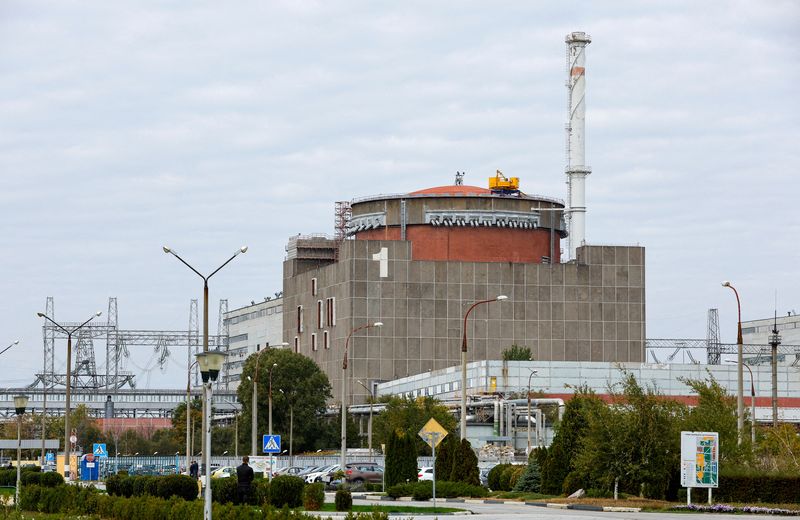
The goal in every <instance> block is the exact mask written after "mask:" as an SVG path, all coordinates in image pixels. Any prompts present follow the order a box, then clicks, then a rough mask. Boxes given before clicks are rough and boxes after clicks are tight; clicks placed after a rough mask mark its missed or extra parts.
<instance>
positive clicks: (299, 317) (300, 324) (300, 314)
mask: <svg viewBox="0 0 800 520" xmlns="http://www.w3.org/2000/svg"><path fill="white" fill-rule="evenodd" d="M297 332H303V306H302V305H298V306H297Z"/></svg>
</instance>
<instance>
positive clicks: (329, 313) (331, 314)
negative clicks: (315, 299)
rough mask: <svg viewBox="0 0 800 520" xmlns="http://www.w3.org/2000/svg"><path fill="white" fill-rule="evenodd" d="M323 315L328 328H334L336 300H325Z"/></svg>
mask: <svg viewBox="0 0 800 520" xmlns="http://www.w3.org/2000/svg"><path fill="white" fill-rule="evenodd" d="M325 315H326V320H325V322H326V323H327V325H328V327H335V326H336V298H335V297H333V298H327V299H326V300H325Z"/></svg>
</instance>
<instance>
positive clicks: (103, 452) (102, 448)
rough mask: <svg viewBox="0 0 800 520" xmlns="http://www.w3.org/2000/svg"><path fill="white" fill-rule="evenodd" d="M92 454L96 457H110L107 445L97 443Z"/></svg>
mask: <svg viewBox="0 0 800 520" xmlns="http://www.w3.org/2000/svg"><path fill="white" fill-rule="evenodd" d="M92 453H93V454H94V456H95V457H108V450H107V449H106V445H105V443H102V444H98V443H95V444H94V447H93V448H92Z"/></svg>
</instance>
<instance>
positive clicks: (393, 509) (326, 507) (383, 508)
mask: <svg viewBox="0 0 800 520" xmlns="http://www.w3.org/2000/svg"><path fill="white" fill-rule="evenodd" d="M322 511H325V512H334V511H336V506H335V505H334V504H323V506H322ZM371 511H380V512H382V513H456V512H458V511H464V510H463V509H456V508H454V507H437V508H436V509H434V508H433V507H416V506H402V505H394V504H392V505H383V504H381V505H370V506H356V505H354V506H353V512H355V513H362V512H363V513H369V512H371Z"/></svg>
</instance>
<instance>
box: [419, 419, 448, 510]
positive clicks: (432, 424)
mask: <svg viewBox="0 0 800 520" xmlns="http://www.w3.org/2000/svg"><path fill="white" fill-rule="evenodd" d="M418 435H419V436H420V437H422V440H423V441H425V442H426V443H427V444H428V446H430V447H431V453H432V455H433V512H434V513H436V446H438V445H439V443H440V442H442V439H444V438H445V437H446V436H447V430H445V429H444V428H443V427H442V425H441V424H439V422H438V421H437V420H436V419H434V418H433V417H431V418H430V420H429V421H428V422H427V423H425V426H423V427H422V429H421V430H420V431H419V433H418Z"/></svg>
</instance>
